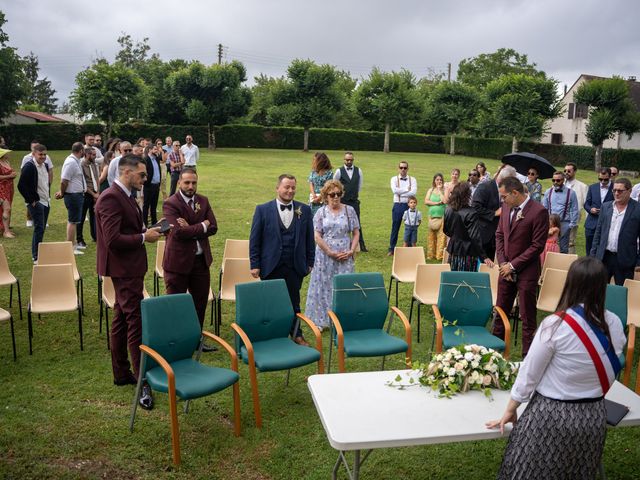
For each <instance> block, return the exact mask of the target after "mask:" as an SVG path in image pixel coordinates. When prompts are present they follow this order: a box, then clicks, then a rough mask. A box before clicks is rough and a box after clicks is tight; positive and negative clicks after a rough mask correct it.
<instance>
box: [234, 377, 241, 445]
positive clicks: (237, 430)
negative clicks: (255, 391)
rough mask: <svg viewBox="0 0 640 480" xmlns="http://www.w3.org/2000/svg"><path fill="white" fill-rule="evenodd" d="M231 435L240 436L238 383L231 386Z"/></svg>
mask: <svg viewBox="0 0 640 480" xmlns="http://www.w3.org/2000/svg"><path fill="white" fill-rule="evenodd" d="M233 433H234V435H235V436H236V437H239V436H240V382H239V381H238V382H236V383H234V384H233Z"/></svg>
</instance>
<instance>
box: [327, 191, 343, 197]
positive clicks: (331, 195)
mask: <svg viewBox="0 0 640 480" xmlns="http://www.w3.org/2000/svg"><path fill="white" fill-rule="evenodd" d="M341 196H342V192H331V193H327V197H331V198H336V197H338V198H340V197H341Z"/></svg>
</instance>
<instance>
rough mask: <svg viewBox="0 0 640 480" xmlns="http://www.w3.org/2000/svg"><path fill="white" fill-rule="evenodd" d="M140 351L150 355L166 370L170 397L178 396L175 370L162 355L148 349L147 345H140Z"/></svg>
mask: <svg viewBox="0 0 640 480" xmlns="http://www.w3.org/2000/svg"><path fill="white" fill-rule="evenodd" d="M140 350H141V351H142V352H143V354H146V355H149V356H150V357H151V358H153V359H154V360H155V361H156V362H158V364H159V365H160V366H161V367H162V369H163V370H164V373H166V374H167V383H168V384H169V395H173V396H175V394H176V376H175V374H174V373H173V368H171V365H169V362H167V361H166V360H165V359H164V358H163V357H162V355H160V354H159V353H158V352H156V351H155V350H154V349H153V348H151V347H147V346H146V345H140Z"/></svg>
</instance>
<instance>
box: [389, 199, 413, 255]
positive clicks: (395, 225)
mask: <svg viewBox="0 0 640 480" xmlns="http://www.w3.org/2000/svg"><path fill="white" fill-rule="evenodd" d="M408 209H409V205H408V204H406V203H400V202H394V204H393V209H392V210H391V236H390V237H389V252H391V253H393V249H394V248H396V244H397V243H398V232H399V231H400V225H402V215H404V212H406V211H407V210H408Z"/></svg>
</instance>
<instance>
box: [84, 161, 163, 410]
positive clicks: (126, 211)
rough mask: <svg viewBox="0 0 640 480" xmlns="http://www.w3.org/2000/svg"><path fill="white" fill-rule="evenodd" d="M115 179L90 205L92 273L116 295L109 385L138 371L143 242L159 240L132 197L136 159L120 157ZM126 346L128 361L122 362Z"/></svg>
mask: <svg viewBox="0 0 640 480" xmlns="http://www.w3.org/2000/svg"><path fill="white" fill-rule="evenodd" d="M118 172H119V177H118V178H117V179H116V180H115V181H114V183H113V185H111V186H110V187H109V188H108V189H106V190H105V191H104V192H103V193H102V194H101V195H100V197H98V201H97V202H96V206H95V214H96V234H97V235H96V236H97V241H98V243H97V263H98V268H97V270H98V275H103V276H108V277H111V279H112V280H113V286H114V289H115V294H116V303H115V305H114V307H113V312H114V317H113V323H112V324H111V342H110V343H111V365H112V367H113V383H114V384H116V385H135V384H136V382H137V378H138V375H139V369H140V342H141V339H142V318H141V312H140V302H141V301H142V291H143V288H144V275H145V273H146V272H147V251H146V249H145V246H144V244H145V242H149V243H153V242H156V241H157V240H158V238H160V232H159V230H160V229H159V228H150V229H148V230H145V228H144V223H143V222H142V212H141V211H140V208H139V207H138V204H137V203H136V201H135V200H134V198H133V197H132V195H133V193H134V192H136V191H140V190H141V189H142V185H143V184H144V182H145V180H146V178H147V167H146V165H145V162H144V161H143V160H142V158H141V157H139V156H136V155H131V154H129V155H125V156H124V157H122V159H120V165H119V167H118ZM127 345H128V347H129V354H130V355H131V363H133V371H134V373H131V365H130V363H129V360H128V358H127ZM142 393H143V394H142V396H141V398H140V405H141V406H142V407H143V408H146V409H150V408H153V398H152V397H151V390H150V389H149V387H148V386H147V385H146V384H145V388H144V389H143V392H142Z"/></svg>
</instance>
